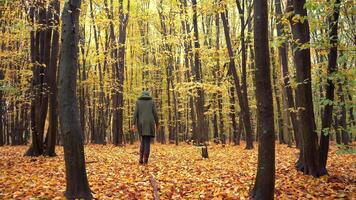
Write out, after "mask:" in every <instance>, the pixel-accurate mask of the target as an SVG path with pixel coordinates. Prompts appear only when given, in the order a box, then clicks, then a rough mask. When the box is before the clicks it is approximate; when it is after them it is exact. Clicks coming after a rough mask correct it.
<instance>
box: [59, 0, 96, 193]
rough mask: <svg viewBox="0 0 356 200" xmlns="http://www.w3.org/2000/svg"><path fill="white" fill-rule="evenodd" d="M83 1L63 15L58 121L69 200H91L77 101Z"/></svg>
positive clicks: (74, 0)
mask: <svg viewBox="0 0 356 200" xmlns="http://www.w3.org/2000/svg"><path fill="white" fill-rule="evenodd" d="M80 6H81V0H70V1H67V2H66V3H65V5H64V8H63V12H62V47H61V61H60V67H59V91H58V99H59V120H60V125H61V132H62V135H63V147H64V160H65V169H66V183H67V185H66V191H65V196H66V198H67V199H76V198H82V199H92V195H91V191H90V189H89V184H88V178H87V174H86V170H85V157H84V146H83V134H82V129H81V126H80V121H79V115H78V105H77V97H76V88H77V87H76V85H77V84H76V78H77V68H78V39H79V37H78V35H79V14H80Z"/></svg>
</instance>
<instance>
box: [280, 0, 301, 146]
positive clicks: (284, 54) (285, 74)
mask: <svg viewBox="0 0 356 200" xmlns="http://www.w3.org/2000/svg"><path fill="white" fill-rule="evenodd" d="M275 12H276V15H277V36H278V37H283V36H285V34H284V33H283V29H284V25H283V22H282V17H283V16H282V5H281V0H275ZM283 40H284V41H283V42H282V44H281V45H280V46H279V47H278V55H279V59H280V63H281V71H282V79H283V86H284V87H283V93H284V94H285V98H286V104H287V108H288V109H287V111H286V112H288V113H289V115H290V117H291V121H292V126H293V132H294V137H295V141H296V146H297V147H299V133H298V124H297V116H296V113H295V112H293V111H291V109H293V110H294V109H295V106H294V97H293V91H292V87H291V86H290V78H289V75H290V74H289V69H288V43H287V41H286V38H283ZM286 120H289V119H288V118H286Z"/></svg>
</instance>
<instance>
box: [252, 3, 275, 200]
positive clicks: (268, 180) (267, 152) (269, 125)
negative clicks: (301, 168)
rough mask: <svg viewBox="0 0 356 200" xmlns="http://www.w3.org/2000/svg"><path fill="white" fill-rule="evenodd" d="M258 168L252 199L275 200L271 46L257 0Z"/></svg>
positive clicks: (265, 17) (264, 7) (265, 14)
mask: <svg viewBox="0 0 356 200" xmlns="http://www.w3.org/2000/svg"><path fill="white" fill-rule="evenodd" d="M254 12H255V14H254V35H255V37H254V45H255V66H256V71H255V74H256V100H257V118H258V119H257V122H258V124H257V134H258V137H259V139H258V142H259V146H258V166H257V175H256V179H255V184H254V188H253V190H252V195H251V196H252V198H253V199H266V200H267V199H271V200H272V199H273V196H274V183H275V133H274V114H273V97H272V86H271V72H270V59H269V45H268V9H267V1H266V0H255V1H254Z"/></svg>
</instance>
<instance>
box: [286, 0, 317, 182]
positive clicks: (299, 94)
mask: <svg viewBox="0 0 356 200" xmlns="http://www.w3.org/2000/svg"><path fill="white" fill-rule="evenodd" d="M304 4H305V0H288V8H287V9H288V11H291V12H293V16H298V17H299V18H298V19H297V20H298V21H297V22H295V21H292V19H291V18H290V20H291V29H292V35H293V39H294V41H298V44H296V43H294V44H293V46H294V47H293V49H295V51H294V64H295V68H296V79H297V84H298V86H297V90H296V107H297V119H298V131H300V133H301V143H302V144H301V145H302V146H301V147H302V148H301V149H300V155H299V159H298V161H297V163H296V168H297V170H299V171H302V172H303V173H304V174H306V175H312V176H314V177H318V176H320V175H322V173H321V171H320V165H319V154H318V153H319V151H318V148H319V147H318V136H317V133H316V125H315V121H314V109H313V98H312V88H311V60H310V47H309V45H310V32H309V22H308V20H307V10H306V8H305V6H304ZM301 18H302V19H301Z"/></svg>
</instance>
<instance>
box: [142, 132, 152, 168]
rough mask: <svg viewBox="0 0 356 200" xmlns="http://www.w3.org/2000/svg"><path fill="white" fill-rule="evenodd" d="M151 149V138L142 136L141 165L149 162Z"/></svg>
mask: <svg viewBox="0 0 356 200" xmlns="http://www.w3.org/2000/svg"><path fill="white" fill-rule="evenodd" d="M150 149H151V136H142V137H141V146H140V163H147V162H148V157H150Z"/></svg>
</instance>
